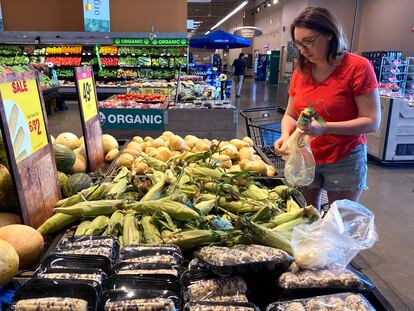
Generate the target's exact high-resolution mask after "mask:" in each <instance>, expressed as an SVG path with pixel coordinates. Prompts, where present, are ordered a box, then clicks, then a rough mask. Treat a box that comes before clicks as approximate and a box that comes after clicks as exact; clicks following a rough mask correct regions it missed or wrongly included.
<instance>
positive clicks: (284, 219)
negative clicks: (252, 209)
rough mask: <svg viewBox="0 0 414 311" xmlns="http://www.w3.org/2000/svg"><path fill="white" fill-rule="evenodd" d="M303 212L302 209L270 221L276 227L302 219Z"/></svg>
mask: <svg viewBox="0 0 414 311" xmlns="http://www.w3.org/2000/svg"><path fill="white" fill-rule="evenodd" d="M304 211H305V210H304V209H299V210H294V211H292V212H288V213H283V214H280V215H277V216H276V217H274V218H273V219H272V223H274V224H275V225H276V226H279V225H281V224H283V223H286V222H289V221H291V220H294V219H296V218H300V217H302V216H303V213H304Z"/></svg>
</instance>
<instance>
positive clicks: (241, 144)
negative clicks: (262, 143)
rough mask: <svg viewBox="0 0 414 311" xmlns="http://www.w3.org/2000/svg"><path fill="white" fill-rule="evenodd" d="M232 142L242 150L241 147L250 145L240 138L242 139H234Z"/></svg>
mask: <svg viewBox="0 0 414 311" xmlns="http://www.w3.org/2000/svg"><path fill="white" fill-rule="evenodd" d="M230 144H232V145H234V146H236V148H237V150H239V151H240V149H242V148H244V147H248V146H249V144H248V143H246V142H244V141H242V140H240V139H232V140H230Z"/></svg>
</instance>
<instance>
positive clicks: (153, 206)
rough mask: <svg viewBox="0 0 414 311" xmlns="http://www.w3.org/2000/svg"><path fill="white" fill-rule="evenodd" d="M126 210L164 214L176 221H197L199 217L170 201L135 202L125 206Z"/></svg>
mask: <svg viewBox="0 0 414 311" xmlns="http://www.w3.org/2000/svg"><path fill="white" fill-rule="evenodd" d="M127 207H128V208H130V209H133V210H135V211H136V212H138V213H146V214H153V213H155V212H166V213H167V214H168V215H170V216H171V217H172V218H174V219H177V220H190V219H197V218H199V217H200V215H199V214H198V213H197V212H196V211H195V210H193V209H191V208H189V207H187V206H186V205H184V204H182V203H180V202H175V201H171V200H164V199H161V200H155V201H145V202H136V203H131V204H128V205H127Z"/></svg>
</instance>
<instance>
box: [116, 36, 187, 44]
mask: <svg viewBox="0 0 414 311" xmlns="http://www.w3.org/2000/svg"><path fill="white" fill-rule="evenodd" d="M114 44H115V45H129V46H130V45H138V46H187V45H188V39H185V38H181V39H180V38H177V39H154V40H150V39H148V38H115V39H114Z"/></svg>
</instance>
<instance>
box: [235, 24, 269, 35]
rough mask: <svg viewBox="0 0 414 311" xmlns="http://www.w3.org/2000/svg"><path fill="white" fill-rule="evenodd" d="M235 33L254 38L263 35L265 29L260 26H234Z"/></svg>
mask: <svg viewBox="0 0 414 311" xmlns="http://www.w3.org/2000/svg"><path fill="white" fill-rule="evenodd" d="M233 33H234V34H235V35H236V36H239V37H243V38H254V37H258V36H261V35H262V34H263V30H262V29H261V28H259V27H253V26H243V27H237V28H234V30H233Z"/></svg>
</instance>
